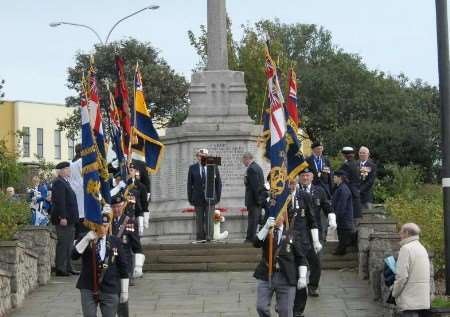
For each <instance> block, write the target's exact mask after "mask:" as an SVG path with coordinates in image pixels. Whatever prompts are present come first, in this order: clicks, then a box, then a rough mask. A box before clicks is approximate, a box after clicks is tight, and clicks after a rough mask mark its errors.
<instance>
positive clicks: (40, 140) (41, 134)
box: [37, 128, 44, 158]
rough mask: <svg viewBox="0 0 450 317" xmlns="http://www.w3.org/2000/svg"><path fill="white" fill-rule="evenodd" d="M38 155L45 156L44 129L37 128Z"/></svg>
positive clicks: (39, 156)
mask: <svg viewBox="0 0 450 317" xmlns="http://www.w3.org/2000/svg"><path fill="white" fill-rule="evenodd" d="M37 157H38V158H43V157H44V129H42V128H37Z"/></svg>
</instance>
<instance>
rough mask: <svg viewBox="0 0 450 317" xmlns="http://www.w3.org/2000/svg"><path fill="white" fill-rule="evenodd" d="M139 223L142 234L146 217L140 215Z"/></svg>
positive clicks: (141, 233)
mask: <svg viewBox="0 0 450 317" xmlns="http://www.w3.org/2000/svg"><path fill="white" fill-rule="evenodd" d="M138 224H139V235H140V236H142V235H143V234H144V217H143V216H139V217H138Z"/></svg>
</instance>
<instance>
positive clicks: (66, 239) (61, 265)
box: [55, 225, 75, 272]
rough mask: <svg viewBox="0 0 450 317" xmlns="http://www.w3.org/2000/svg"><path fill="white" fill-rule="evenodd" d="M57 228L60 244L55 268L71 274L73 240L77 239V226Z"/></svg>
mask: <svg viewBox="0 0 450 317" xmlns="http://www.w3.org/2000/svg"><path fill="white" fill-rule="evenodd" d="M55 228H56V236H57V237H58V242H57V243H56V256H55V267H56V269H57V270H58V271H61V272H70V271H72V264H71V262H70V257H71V254H72V247H73V240H74V238H75V226H74V225H67V226H60V225H56V226H55Z"/></svg>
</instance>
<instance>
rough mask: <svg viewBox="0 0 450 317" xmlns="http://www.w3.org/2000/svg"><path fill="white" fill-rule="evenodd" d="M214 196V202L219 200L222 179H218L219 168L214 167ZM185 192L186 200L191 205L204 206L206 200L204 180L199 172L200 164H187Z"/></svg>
mask: <svg viewBox="0 0 450 317" xmlns="http://www.w3.org/2000/svg"><path fill="white" fill-rule="evenodd" d="M214 186H215V197H214V204H217V203H218V202H219V201H220V197H221V194H222V181H221V179H220V173H219V168H218V167H217V168H216V175H215V182H214ZM187 194H188V201H189V203H190V204H191V205H193V206H206V205H207V201H206V198H205V194H206V180H204V179H203V178H202V176H201V174H200V164H199V163H195V164H192V165H191V166H189V171H188V179H187Z"/></svg>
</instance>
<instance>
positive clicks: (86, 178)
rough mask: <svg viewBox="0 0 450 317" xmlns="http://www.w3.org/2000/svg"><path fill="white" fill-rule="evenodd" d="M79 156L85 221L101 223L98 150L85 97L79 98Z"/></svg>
mask: <svg viewBox="0 0 450 317" xmlns="http://www.w3.org/2000/svg"><path fill="white" fill-rule="evenodd" d="M81 149H82V150H81V157H82V164H83V189H84V213H85V220H86V222H87V223H93V224H100V223H101V213H102V205H101V201H102V198H101V194H100V186H101V185H100V175H99V171H98V163H97V155H98V153H97V152H98V151H97V148H96V144H95V142H94V138H93V135H92V129H91V125H90V120H89V111H88V108H87V101H86V99H84V98H82V100H81Z"/></svg>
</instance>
